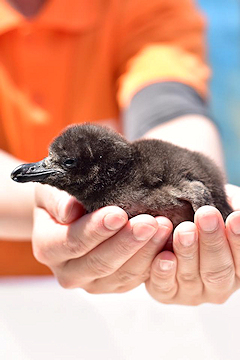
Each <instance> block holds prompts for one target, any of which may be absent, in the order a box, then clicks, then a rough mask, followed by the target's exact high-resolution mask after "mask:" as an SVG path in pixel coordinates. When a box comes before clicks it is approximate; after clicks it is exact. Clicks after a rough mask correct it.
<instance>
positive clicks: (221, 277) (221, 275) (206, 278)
mask: <svg viewBox="0 0 240 360" xmlns="http://www.w3.org/2000/svg"><path fill="white" fill-rule="evenodd" d="M201 276H202V280H203V282H204V284H205V285H209V286H212V285H215V286H220V287H221V286H222V285H223V284H228V285H230V284H231V282H230V281H231V280H233V279H234V276H235V271H234V266H233V264H230V265H228V266H227V267H225V268H224V269H220V270H218V271H209V272H205V273H202V274H201Z"/></svg>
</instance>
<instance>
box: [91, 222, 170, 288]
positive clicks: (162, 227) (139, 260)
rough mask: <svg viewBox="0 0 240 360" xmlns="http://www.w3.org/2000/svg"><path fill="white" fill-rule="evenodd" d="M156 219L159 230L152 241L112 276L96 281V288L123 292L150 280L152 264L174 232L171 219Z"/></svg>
mask: <svg viewBox="0 0 240 360" xmlns="http://www.w3.org/2000/svg"><path fill="white" fill-rule="evenodd" d="M155 219H156V220H157V222H158V230H157V232H156V234H155V235H154V236H153V237H152V238H151V240H150V241H148V242H147V243H146V245H144V246H143V247H142V248H141V249H140V250H138V252H137V253H136V254H134V255H133V256H132V257H131V258H130V259H129V260H128V261H127V262H125V264H123V266H121V267H120V268H119V269H118V270H117V271H116V272H114V273H113V274H112V275H110V276H108V277H107V278H101V279H99V280H98V281H96V282H95V288H98V289H99V291H100V290H101V289H102V288H103V286H104V288H105V289H106V288H108V291H109V292H113V291H114V292H123V291H128V290H130V289H132V288H134V287H136V286H138V285H140V284H141V283H142V282H145V281H146V280H147V279H148V278H149V276H150V269H151V263H152V261H153V259H154V258H155V257H156V255H157V254H158V253H159V252H160V251H161V250H162V249H163V247H164V245H165V243H166V241H167V239H168V237H169V236H170V234H171V232H172V223H171V221H170V220H169V219H167V218H165V217H163V216H159V217H156V218H155Z"/></svg>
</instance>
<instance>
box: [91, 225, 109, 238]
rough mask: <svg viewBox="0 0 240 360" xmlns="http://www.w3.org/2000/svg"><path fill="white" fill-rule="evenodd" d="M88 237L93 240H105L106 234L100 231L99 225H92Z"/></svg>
mask: <svg viewBox="0 0 240 360" xmlns="http://www.w3.org/2000/svg"><path fill="white" fill-rule="evenodd" d="M88 237H89V238H90V239H93V241H95V242H96V241H97V242H99V241H100V242H101V241H104V240H106V235H104V234H102V233H101V228H100V227H99V226H92V227H91V229H90V230H89V236H88Z"/></svg>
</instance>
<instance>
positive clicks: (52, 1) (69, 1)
mask: <svg viewBox="0 0 240 360" xmlns="http://www.w3.org/2000/svg"><path fill="white" fill-rule="evenodd" d="M99 12H100V4H99V0H48V1H46V4H44V5H43V8H42V9H41V10H40V12H39V13H38V14H37V16H35V17H33V18H31V19H27V18H25V17H24V16H23V15H21V14H20V13H19V12H18V11H17V10H15V9H14V8H13V7H12V6H11V5H10V4H9V3H8V2H7V1H6V0H0V34H1V33H4V32H7V31H9V30H12V29H15V28H18V27H21V26H23V25H24V24H29V23H32V24H37V25H40V26H43V27H47V28H53V29H59V30H64V31H74V32H75V31H76V32H78V31H82V30H84V29H86V28H89V27H92V26H93V25H94V24H95V23H96V20H97V18H98V16H99Z"/></svg>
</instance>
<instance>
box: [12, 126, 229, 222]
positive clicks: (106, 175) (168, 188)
mask: <svg viewBox="0 0 240 360" xmlns="http://www.w3.org/2000/svg"><path fill="white" fill-rule="evenodd" d="M11 177H12V179H13V180H15V181H17V182H28V181H37V182H40V183H42V184H49V185H52V186H55V187H56V188H58V189H60V190H65V191H67V192H68V193H69V194H71V195H73V196H75V197H76V198H77V200H79V201H80V202H81V203H82V204H83V205H84V207H85V209H86V211H87V212H92V211H94V210H96V209H98V208H101V207H103V206H106V205H117V206H119V207H121V208H122V209H124V210H125V211H126V213H127V214H128V216H129V218H131V217H133V216H135V215H138V214H142V213H146V214H150V215H153V216H157V215H163V216H166V217H168V218H169V219H170V220H171V221H172V223H173V226H174V227H176V226H177V225H178V224H179V223H180V222H182V221H185V220H190V221H193V217H194V213H195V211H196V210H197V209H198V208H199V207H201V206H203V205H212V206H215V207H216V208H217V209H218V210H219V211H220V212H221V214H222V216H223V219H224V220H225V219H226V218H227V216H228V215H229V213H231V212H232V211H233V210H232V208H231V207H230V205H229V204H228V202H227V197H226V193H225V190H224V180H223V177H222V175H221V173H220V171H219V169H218V168H217V166H216V165H215V163H213V162H212V161H211V160H210V159H208V158H207V157H205V156H204V155H202V154H200V153H197V152H193V151H189V150H187V149H184V148H181V147H178V146H176V145H173V144H171V143H168V142H165V141H161V140H150V139H148V140H146V139H145V140H144V139H143V140H137V141H134V142H128V141H127V140H126V139H125V138H124V137H122V136H121V135H120V134H118V133H116V132H114V131H113V130H110V129H108V128H105V127H101V126H96V125H91V124H84V125H74V126H70V127H68V128H67V129H66V130H65V131H63V132H62V134H60V135H59V136H58V137H57V138H56V139H55V140H54V141H53V142H52V144H51V145H50V148H49V155H48V157H46V158H45V159H43V160H41V161H39V162H36V163H30V164H23V165H20V166H18V167H17V168H16V169H15V170H14V171H13V172H12V174H11Z"/></svg>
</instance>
